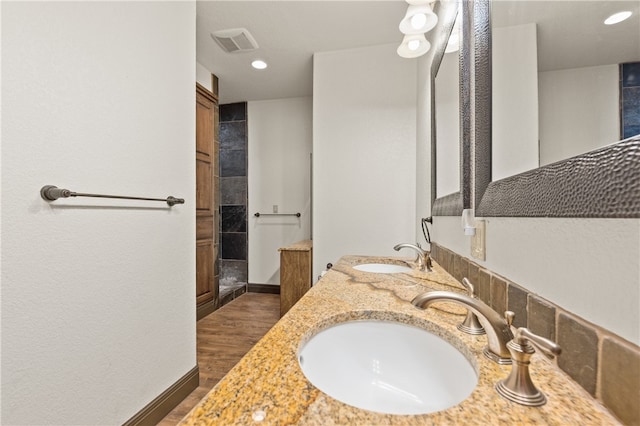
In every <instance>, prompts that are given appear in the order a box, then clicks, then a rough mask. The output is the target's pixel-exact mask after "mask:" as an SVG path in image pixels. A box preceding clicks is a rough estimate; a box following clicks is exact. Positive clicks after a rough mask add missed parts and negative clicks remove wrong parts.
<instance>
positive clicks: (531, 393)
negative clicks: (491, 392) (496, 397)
mask: <svg viewBox="0 0 640 426" xmlns="http://www.w3.org/2000/svg"><path fill="white" fill-rule="evenodd" d="M532 343H533V345H535V347H536V348H538V349H540V350H541V351H542V352H544V353H547V354H549V355H555V356H558V355H560V353H561V352H562V349H561V348H560V345H558V344H557V343H555V342H553V341H551V340H549V339H546V338H544V337H542V336H538V335H537V334H535V333H532V332H531V331H530V330H529V329H528V328H525V327H520V328H518V329H517V330H516V332H515V335H514V338H513V340H512V341H510V342H509V343H508V344H507V348H508V349H509V352H511V357H512V358H513V360H514V362H513V364H512V367H511V373H510V374H509V376H508V377H507V378H506V379H504V380H500V381H499V382H498V383H496V391H497V392H498V393H499V394H500V395H501V396H502V397H504V398H506V399H508V400H509V401H513V402H516V403H518V404H521V405H526V406H529V407H538V406H540V405H544V404H545V403H546V402H547V398H546V397H545V396H544V394H543V393H542V392H540V391H539V390H538V389H537V388H536V387H535V385H534V384H533V381H532V380H531V375H530V374H529V365H530V364H531V361H530V360H531V356H532V355H533V353H534V352H535V351H534V349H533V345H531V344H532Z"/></svg>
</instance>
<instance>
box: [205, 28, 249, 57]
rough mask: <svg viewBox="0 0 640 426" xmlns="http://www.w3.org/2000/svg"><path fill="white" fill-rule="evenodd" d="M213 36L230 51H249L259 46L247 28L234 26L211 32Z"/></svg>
mask: <svg viewBox="0 0 640 426" xmlns="http://www.w3.org/2000/svg"><path fill="white" fill-rule="evenodd" d="M211 37H212V38H213V39H214V40H215V41H216V42H217V43H218V44H219V45H220V47H222V50H224V51H225V52H228V53H234V52H247V51H249V50H255V49H257V48H258V43H256V40H255V39H254V38H253V36H252V35H251V34H250V33H249V31H248V30H247V29H246V28H233V29H231V30H221V31H216V32H215V33H211Z"/></svg>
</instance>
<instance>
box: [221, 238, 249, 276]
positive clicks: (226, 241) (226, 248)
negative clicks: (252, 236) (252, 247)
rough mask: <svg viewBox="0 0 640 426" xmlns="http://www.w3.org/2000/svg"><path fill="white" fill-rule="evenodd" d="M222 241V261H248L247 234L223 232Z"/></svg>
mask: <svg viewBox="0 0 640 426" xmlns="http://www.w3.org/2000/svg"><path fill="white" fill-rule="evenodd" d="M221 239H222V244H221V246H222V259H234V260H247V234H246V233H245V232H223V233H222V234H221ZM223 271H224V269H223Z"/></svg>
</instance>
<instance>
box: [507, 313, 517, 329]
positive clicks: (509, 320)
mask: <svg viewBox="0 0 640 426" xmlns="http://www.w3.org/2000/svg"><path fill="white" fill-rule="evenodd" d="M515 317H516V313H515V312H513V311H504V320H505V321H506V322H507V325H508V326H509V328H511V324H513V319H514V318H515Z"/></svg>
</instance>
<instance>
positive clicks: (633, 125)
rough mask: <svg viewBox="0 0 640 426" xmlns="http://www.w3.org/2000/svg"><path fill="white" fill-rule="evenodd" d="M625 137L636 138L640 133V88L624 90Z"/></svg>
mask: <svg viewBox="0 0 640 426" xmlns="http://www.w3.org/2000/svg"><path fill="white" fill-rule="evenodd" d="M622 99H623V100H622V123H623V127H624V128H623V132H624V133H623V137H625V138H628V137H631V136H635V135H637V134H638V133H639V132H640V86H638V87H625V88H624V89H622Z"/></svg>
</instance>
